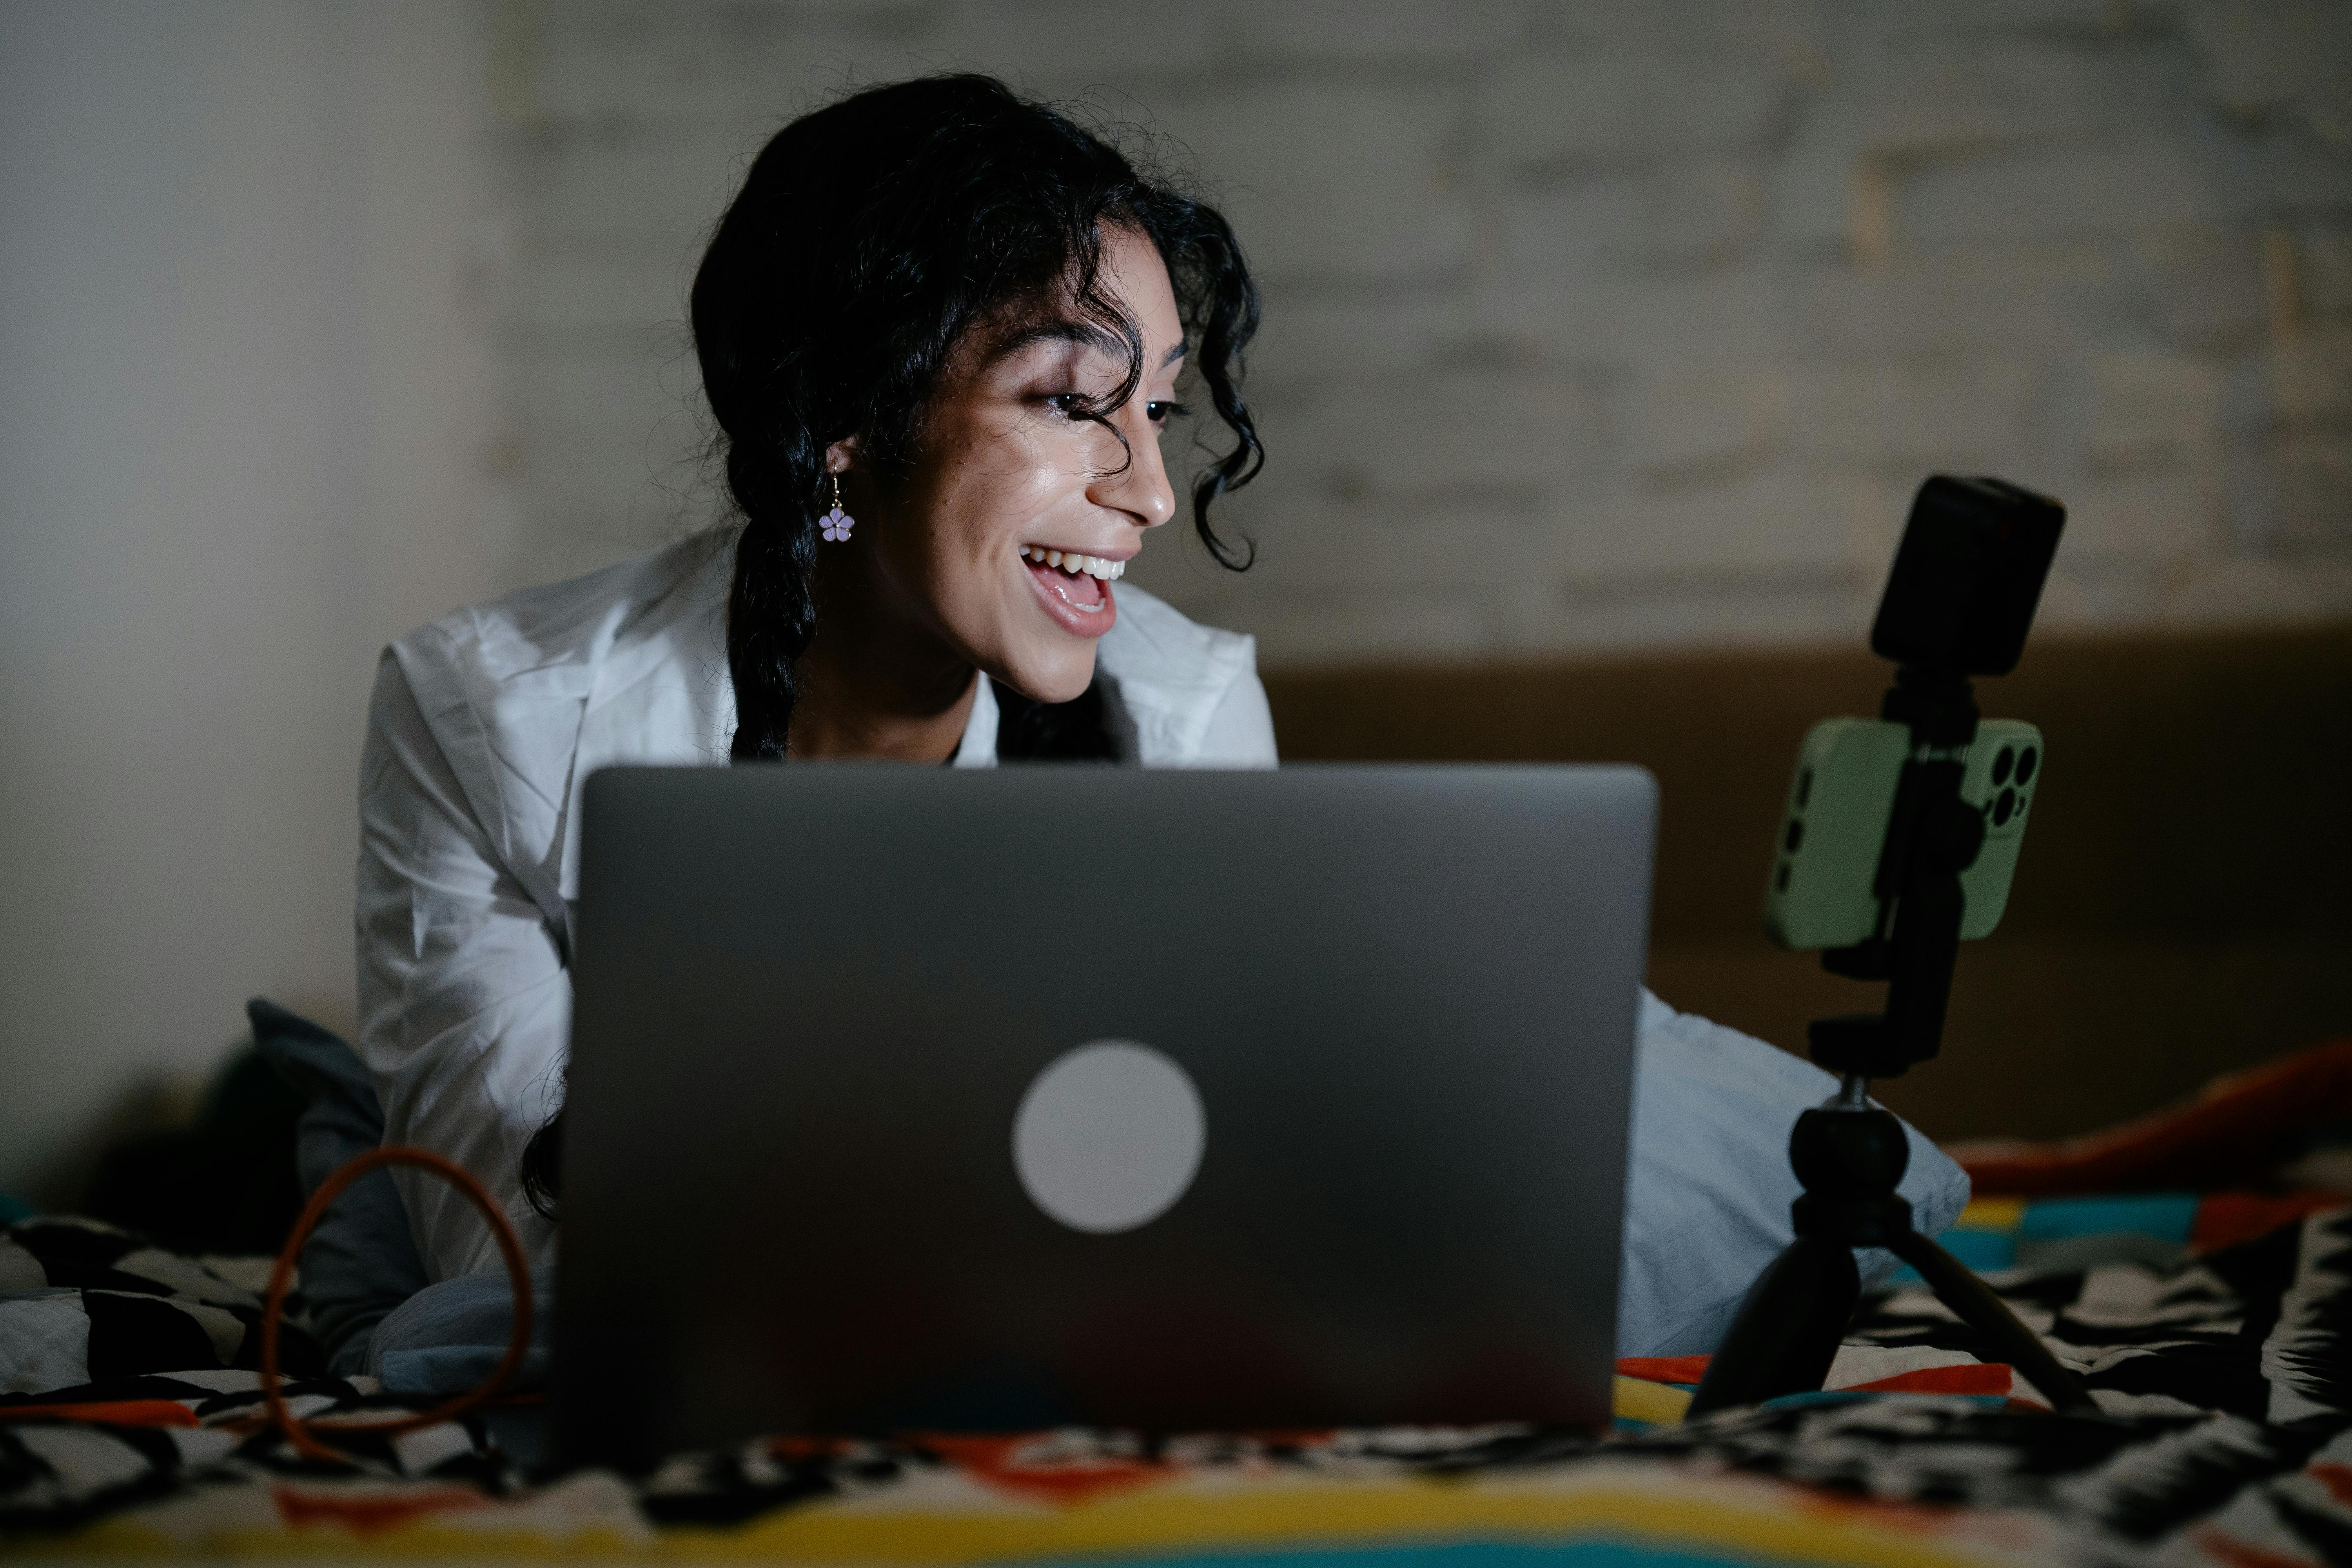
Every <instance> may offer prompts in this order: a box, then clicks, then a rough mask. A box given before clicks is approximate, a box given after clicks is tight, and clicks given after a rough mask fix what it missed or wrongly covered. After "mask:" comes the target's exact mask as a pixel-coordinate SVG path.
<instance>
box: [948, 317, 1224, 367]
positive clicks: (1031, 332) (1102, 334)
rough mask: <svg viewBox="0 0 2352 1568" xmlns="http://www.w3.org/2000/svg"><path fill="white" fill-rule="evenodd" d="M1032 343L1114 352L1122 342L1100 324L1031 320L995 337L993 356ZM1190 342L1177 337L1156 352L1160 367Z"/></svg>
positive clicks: (1174, 359)
mask: <svg viewBox="0 0 2352 1568" xmlns="http://www.w3.org/2000/svg"><path fill="white" fill-rule="evenodd" d="M1032 343H1076V344H1077V345H1078V346H1080V347H1081V348H1090V349H1101V350H1104V351H1105V352H1107V353H1117V352H1118V350H1119V349H1120V348H1122V347H1123V346H1125V345H1123V344H1121V343H1120V342H1119V341H1118V338H1117V337H1115V336H1113V335H1112V334H1111V333H1109V332H1108V331H1104V330H1103V329H1102V328H1100V327H1097V326H1093V325H1091V324H1089V323H1087V322H1085V321H1032V322H1030V323H1028V324H1027V325H1026V326H1022V327H1017V328H1015V329H1014V330H1013V331H1010V332H1007V333H1006V334H1005V335H1004V336H1003V337H1002V338H1000V339H998V340H997V343H996V353H995V357H996V358H998V359H1010V358H1012V357H1013V355H1014V354H1017V353H1020V352H1021V351H1022V350H1023V349H1025V348H1027V347H1028V346H1029V345H1030V344H1032ZM1191 347H1192V345H1191V344H1190V343H1188V342H1185V341H1184V340H1183V339H1181V338H1179V339H1177V340H1176V342H1173V343H1171V344H1170V345H1169V349H1168V352H1167V353H1164V354H1162V355H1160V368H1161V369H1163V370H1165V369H1166V368H1167V367H1168V366H1170V365H1171V364H1174V363H1176V362H1177V361H1178V360H1180V359H1182V358H1183V357H1184V355H1185V353H1186V352H1187V351H1188V350H1189V349H1190V348H1191Z"/></svg>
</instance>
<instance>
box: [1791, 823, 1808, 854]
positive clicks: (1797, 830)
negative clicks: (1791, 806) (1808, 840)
mask: <svg viewBox="0 0 2352 1568" xmlns="http://www.w3.org/2000/svg"><path fill="white" fill-rule="evenodd" d="M1804 841H1805V825H1804V824H1803V823H1801V822H1799V821H1798V820H1797V819H1796V818H1795V817H1793V816H1792V817H1790V819H1789V837H1788V840H1787V848H1788V851H1789V853H1790V854H1791V855H1794V854H1795V853H1796V852H1797V846H1798V845H1800V844H1802V843H1803V842H1804Z"/></svg>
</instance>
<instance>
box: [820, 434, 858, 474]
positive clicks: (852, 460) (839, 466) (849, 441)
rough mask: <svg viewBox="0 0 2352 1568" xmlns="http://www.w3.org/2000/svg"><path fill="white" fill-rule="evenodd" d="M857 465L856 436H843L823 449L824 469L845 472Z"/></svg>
mask: <svg viewBox="0 0 2352 1568" xmlns="http://www.w3.org/2000/svg"><path fill="white" fill-rule="evenodd" d="M856 466H857V437H855V436H844V437H842V438H841V439H840V440H838V441H835V443H834V444H833V445H832V446H830V447H826V448H825V449H824V471H825V472H826V473H828V474H845V473H847V472H849V470H850V469H852V468H856Z"/></svg>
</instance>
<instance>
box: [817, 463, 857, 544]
mask: <svg viewBox="0 0 2352 1568" xmlns="http://www.w3.org/2000/svg"><path fill="white" fill-rule="evenodd" d="M816 521H817V524H818V526H819V527H821V528H823V529H824V536H825V538H826V540H828V541H829V542H833V543H836V544H838V543H841V542H845V541H846V540H847V539H848V538H849V531H850V530H851V529H853V528H855V527H856V526H857V520H856V518H854V517H852V516H850V515H849V514H848V513H847V512H845V511H844V510H841V476H840V475H839V474H835V475H834V476H833V510H831V511H829V512H826V513H825V514H824V516H823V517H821V518H818V519H817V520H816Z"/></svg>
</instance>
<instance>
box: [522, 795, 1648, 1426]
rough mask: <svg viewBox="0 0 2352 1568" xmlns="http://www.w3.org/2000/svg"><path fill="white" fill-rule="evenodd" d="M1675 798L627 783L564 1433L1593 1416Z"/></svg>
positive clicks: (581, 1050)
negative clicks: (1656, 846) (1646, 980)
mask: <svg viewBox="0 0 2352 1568" xmlns="http://www.w3.org/2000/svg"><path fill="white" fill-rule="evenodd" d="M1655 814H1656V791H1655V786H1654V784H1653V783H1652V781H1651V779H1650V778H1649V776H1648V775H1647V774H1646V773H1642V772H1640V771H1638V770H1636V769H1631V768H1611V767H1574V768H1570V767H1481V768H1468V767H1306V768H1289V769H1285V770H1284V771H1282V772H1280V773H1160V772H1142V771H1138V770H1131V769H1111V768H1091V767H1033V768H1018V769H1013V768H1008V769H1003V770H999V771H996V772H992V773H981V772H958V771H953V770H943V769H920V768H905V767H878V766H792V767H752V768H740V767H739V768H725V769H704V768H691V769H664V768H616V769H612V770H609V771H606V772H604V773H598V774H597V775H596V776H595V777H594V778H593V780H591V781H590V783H589V784H588V787H587V793H586V805H585V815H584V820H583V834H584V837H583V867H582V880H581V893H582V898H581V907H580V919H579V934H578V952H577V958H576V962H575V966H574V973H575V977H576V986H577V991H576V995H577V1010H576V1014H575V1024H574V1033H573V1042H572V1063H571V1068H570V1089H569V1095H570V1098H569V1101H568V1105H569V1110H568V1112H567V1115H566V1118H565V1143H566V1148H565V1153H564V1173H563V1177H564V1202H563V1237H562V1268H561V1270H560V1279H559V1285H558V1297H557V1314H556V1323H555V1347H556V1350H555V1354H556V1366H555V1394H554V1400H555V1409H554V1412H553V1414H554V1417H555V1426H556V1436H557V1439H558V1442H559V1445H560V1447H561V1448H562V1452H563V1453H564V1455H565V1457H566V1458H571V1459H574V1460H583V1461H589V1460H593V1461H597V1462H605V1463H615V1464H620V1465H623V1466H640V1465H643V1464H646V1463H649V1462H651V1461H653V1460H654V1459H655V1458H657V1457H658V1456H660V1455H662V1454H665V1453H669V1452H673V1451H677V1450H678V1449H682V1448H700V1447H715V1446H720V1445H724V1444H727V1443H730V1442H733V1441H736V1440H740V1439H742V1438H745V1437H749V1436H754V1435H757V1434H761V1433H795V1432H872V1431H884V1430H995V1431H1012V1430H1026V1429H1034V1428H1038V1427H1043V1426H1062V1425H1071V1424H1085V1425H1092V1426H1118V1427H1129V1428H1139V1429H1143V1430H1151V1431H1199V1430H1213V1429H1215V1430H1233V1429H1260V1430H1262V1429H1271V1428H1288V1429H1298V1428H1312V1427H1326V1426H1343V1425H1385V1424H1392V1423H1438V1424H1461V1423H1481V1422H1488V1421H1499V1420H1511V1421H1522V1420H1524V1421H1540V1422H1558V1423H1569V1424H1583V1425H1597V1424H1599V1423H1601V1421H1603V1420H1605V1419H1606V1418H1607V1415H1608V1413H1609V1394H1610V1370H1611V1356H1612V1344H1613V1342H1614V1338H1615V1320H1616V1309H1617V1269H1618V1255H1619V1247H1620V1231H1621V1220H1622V1199H1623V1186H1624V1178H1625V1140H1626V1122H1627V1112H1628V1095H1629V1086H1630V1079H1631V1071H1632V1063H1633V1037H1634V1019H1635V1009H1636V996H1637V987H1638V984H1639V982H1640V979H1641V975H1642V971H1643V961H1644V948H1645V937H1646V934H1647V931H1648V926H1649V909H1648V900H1649V880H1650V867H1651V843H1652V838H1653V834H1654V821H1655Z"/></svg>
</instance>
